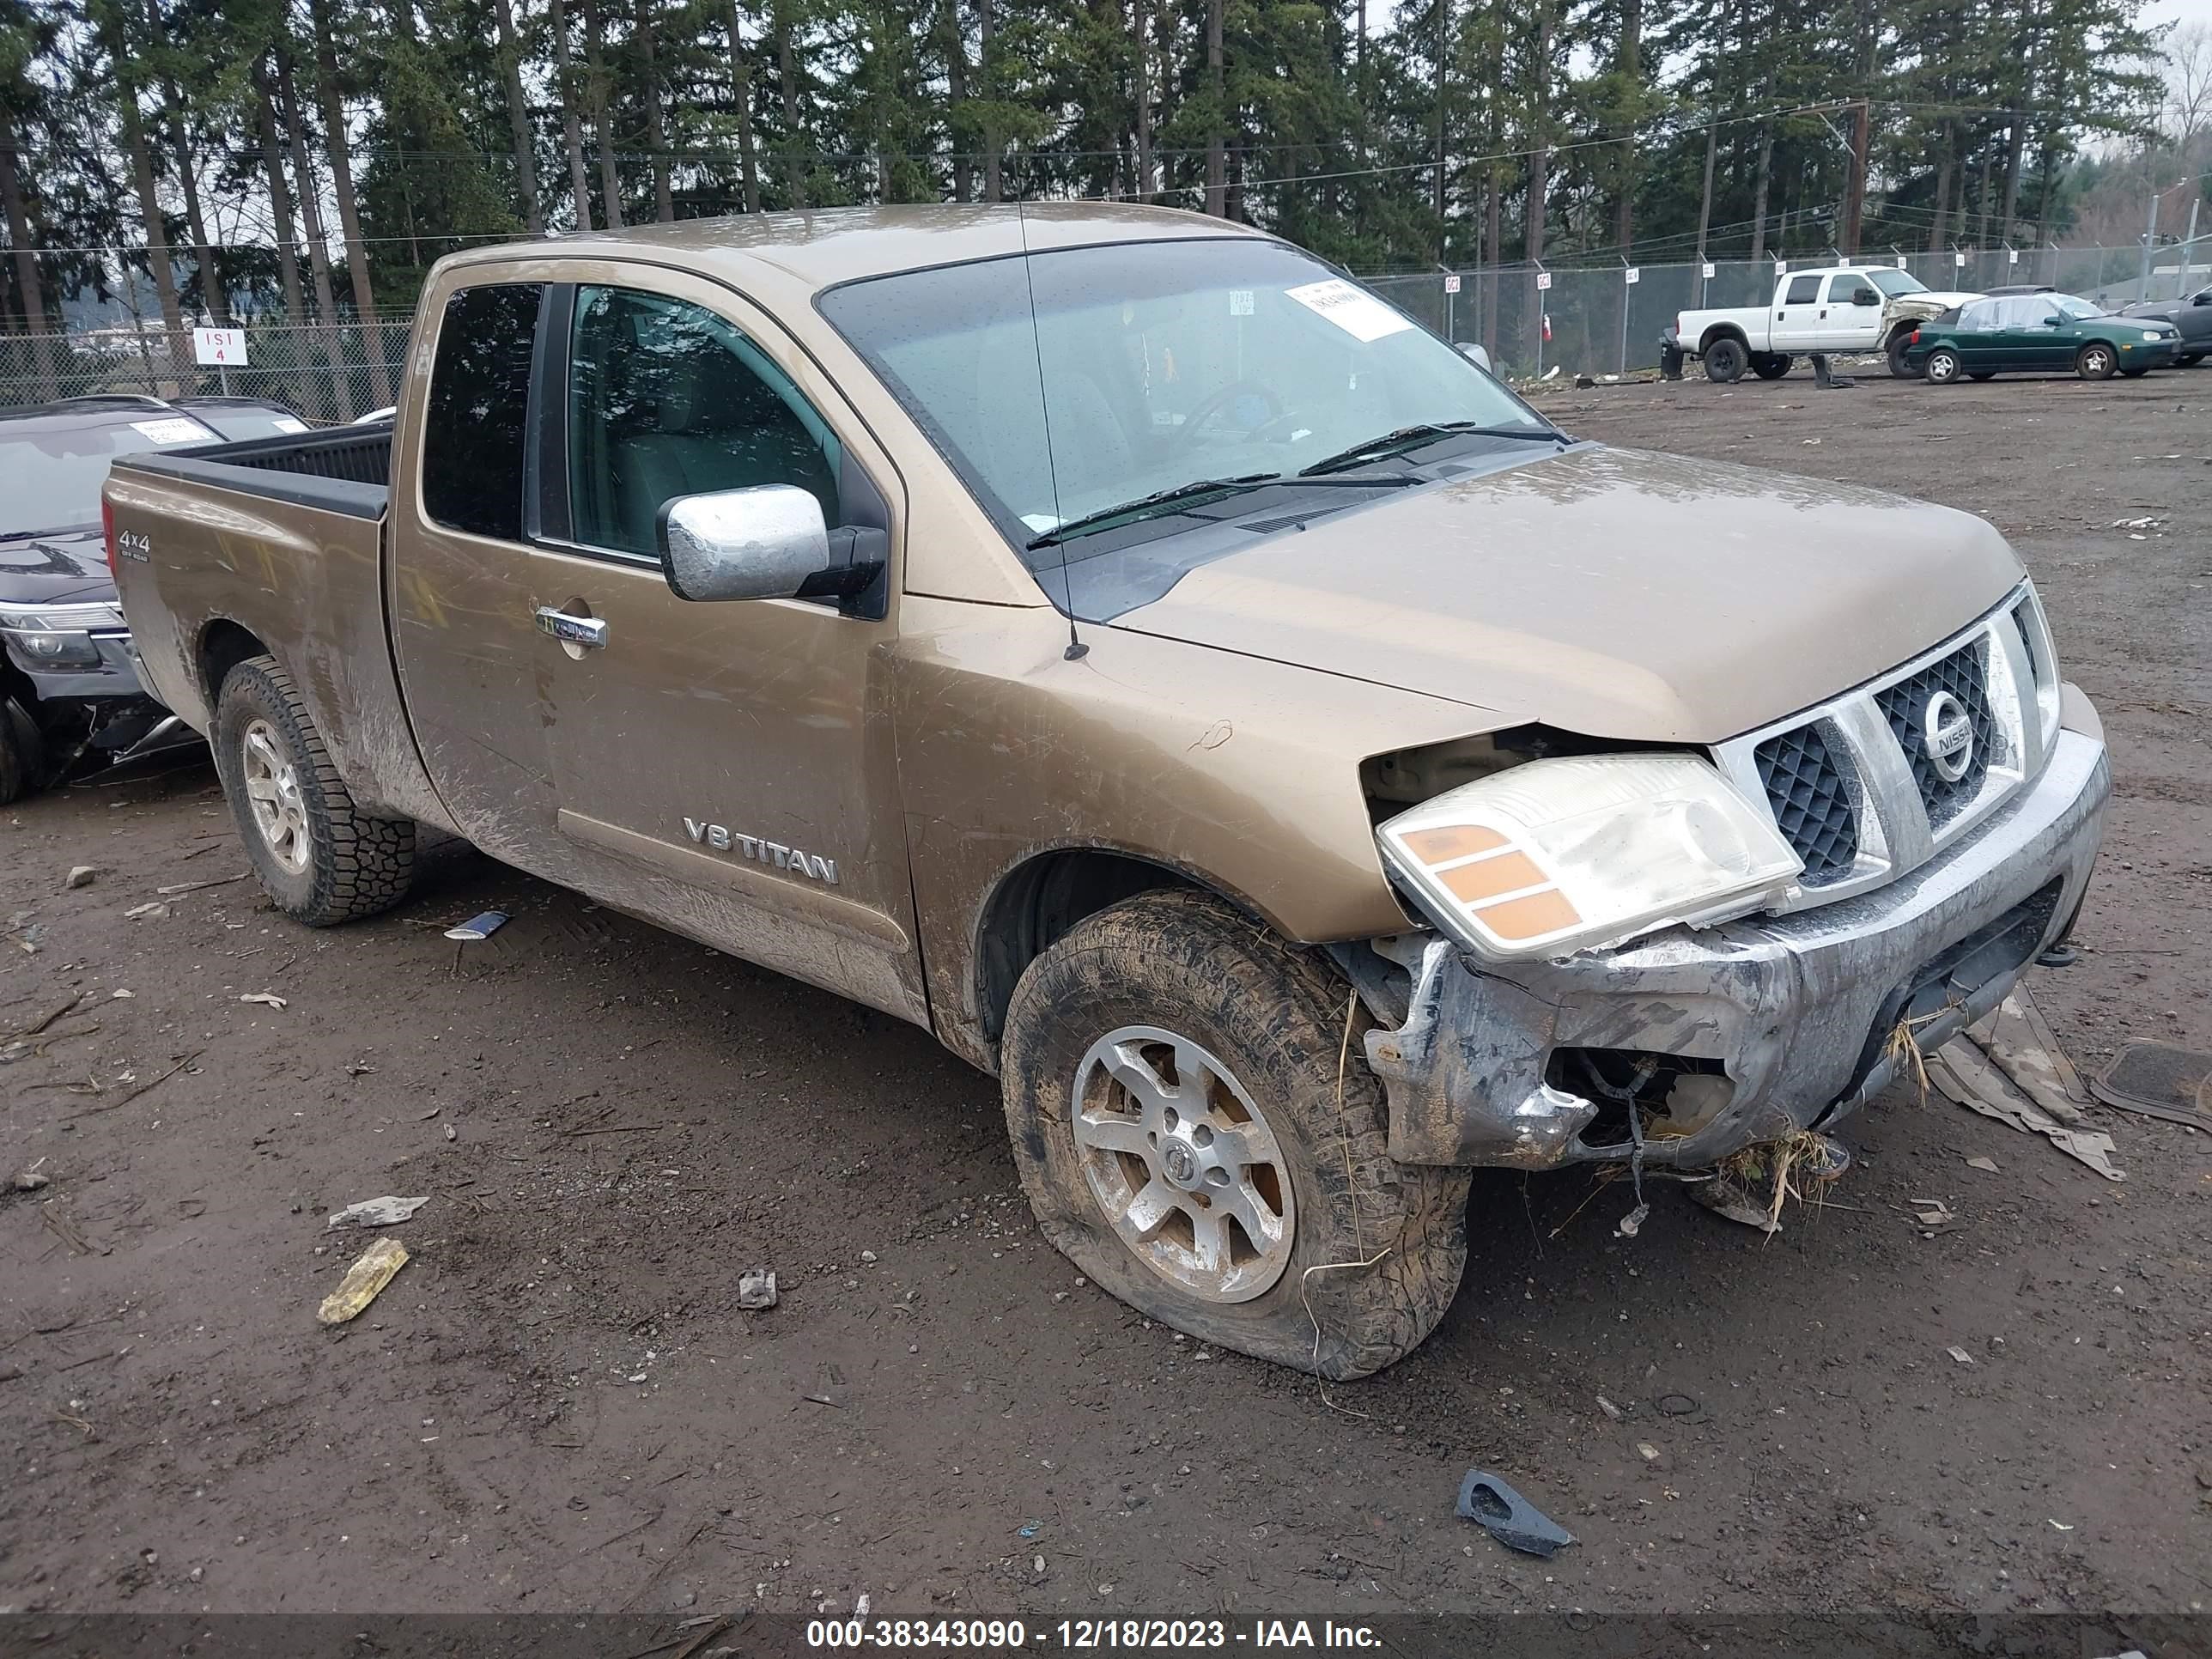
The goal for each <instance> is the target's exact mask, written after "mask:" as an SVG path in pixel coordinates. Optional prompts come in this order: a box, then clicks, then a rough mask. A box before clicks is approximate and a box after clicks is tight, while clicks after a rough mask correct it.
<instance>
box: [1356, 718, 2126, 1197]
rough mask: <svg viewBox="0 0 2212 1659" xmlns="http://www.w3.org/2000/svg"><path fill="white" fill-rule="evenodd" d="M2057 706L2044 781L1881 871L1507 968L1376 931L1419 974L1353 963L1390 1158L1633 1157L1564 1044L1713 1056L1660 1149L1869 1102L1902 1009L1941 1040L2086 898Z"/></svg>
mask: <svg viewBox="0 0 2212 1659" xmlns="http://www.w3.org/2000/svg"><path fill="white" fill-rule="evenodd" d="M2066 704H2067V712H2066V720H2065V725H2064V726H2063V728H2062V730H2061V732H2060V733H2059V736H2058V739H2057V743H2056V744H2055V745H2054V746H2053V750H2052V752H2051V757H2050V759H2049V762H2048V763H2047V764H2046V765H2045V768H2044V769H2043V771H2042V773H2041V774H2040V775H2039V776H2038V777H2037V778H2036V779H2035V780H2034V781H2033V783H2031V784H2029V785H2027V787H2024V788H2023V789H2021V791H2020V793H2018V794H2016V795H2015V797H2014V798H2013V799H2012V800H2011V801H2010V802H2008V804H2007V805H2006V806H2005V807H2004V808H2003V809H2002V810H2001V811H1998V812H1996V813H1995V814H1993V815H1992V816H1991V817H1990V818H1988V819H1987V820H1985V821H1984V823H1982V824H1980V825H1978V826H1977V828H1976V829H1975V830H1974V831H1973V833H1972V834H1971V835H1969V836H1966V837H1965V838H1963V839H1962V840H1960V842H1956V843H1955V844H1954V845H1953V846H1952V847H1950V848H1947V849H1946V850H1945V852H1944V853H1943V854H1941V855H1939V856H1938V857H1936V858H1935V859H1933V860H1930V861H1929V862H1928V863H1926V864H1923V865H1922V866H1919V867H1917V869H1914V870H1912V871H1911V872H1909V873H1908V874H1906V875H1905V876H1902V877H1900V878H1898V879H1897V880H1895V881H1893V882H1891V883H1890V884H1887V885H1886V886H1883V887H1881V888H1878V889H1875V890H1870V891H1868V892H1864V893H1862V894H1859V895H1857V896H1853V897H1850V898H1847V899H1843V900H1839V901H1838V902H1835V903H1833V904H1829V905H1825V906H1822V907H1820V908H1815V909H1810V910H1804V911H1800V912H1797V913H1796V914H1794V915H1784V916H1767V917H1747V918H1746V919H1744V920H1742V921H1735V922H1730V923H1728V924H1725V925H1723V926H1721V927H1712V928H1708V929H1705V930H1703V931H1693V930H1692V929H1690V928H1686V927H1678V928H1674V929H1671V930H1669V931H1668V932H1666V933H1656V934H1653V935H1650V936H1649V937H1646V938H1644V939H1637V940H1634V941H1632V942H1631V943H1630V944H1627V945H1621V946H1620V947H1618V948H1616V949H1613V950H1610V951H1592V952H1588V953H1585V954H1583V955H1580V956H1576V957H1567V958H1565V959H1562V960H1559V961H1553V962H1540V963H1525V964H1524V963H1516V964H1513V965H1511V966H1510V967H1500V966H1498V965H1497V964H1493V963H1483V962H1480V961H1479V960H1478V959H1475V958H1474V957H1470V956H1468V954H1467V953H1465V952H1464V951H1462V950H1461V949H1460V948H1459V947H1458V946H1456V945H1453V944H1451V943H1450V942H1449V941H1448V940H1446V939H1443V938H1441V937H1439V936H1438V935H1436V934H1433V933H1417V934H1410V935H1407V936H1406V937H1405V938H1404V939H1397V940H1389V941H1380V942H1378V943H1377V946H1376V949H1377V950H1378V951H1380V952H1381V953H1382V954H1383V955H1384V956H1386V957H1389V958H1390V959H1391V960H1394V961H1395V962H1397V963H1400V964H1401V966H1403V967H1404V968H1406V969H1407V971H1408V972H1409V973H1410V975H1411V977H1412V984H1411V987H1410V991H1407V989H1405V988H1403V987H1400V988H1398V989H1397V990H1396V993H1395V995H1390V994H1387V993H1385V992H1384V991H1383V978H1382V976H1381V975H1377V974H1375V973H1370V972H1364V971H1355V979H1356V981H1358V982H1359V983H1360V985H1361V987H1362V990H1363V992H1364V994H1365V995H1366V997H1367V1000H1368V1002H1369V1004H1370V1008H1373V1009H1374V1010H1375V1011H1376V1012H1377V1014H1378V1016H1379V1017H1383V1018H1397V1016H1398V1014H1399V1013H1400V1012H1401V1011H1402V1013H1403V1018H1402V1019H1401V1021H1400V1023H1399V1024H1398V1025H1397V1027H1396V1029H1395V1030H1390V1029H1378V1030H1370V1032H1369V1033H1368V1034H1367V1037H1366V1047H1367V1054H1368V1060H1369V1063H1370V1065H1371V1066H1373V1068H1374V1070H1375V1072H1376V1074H1377V1075H1378V1076H1379V1077H1381V1078H1382V1079H1383V1083H1384V1085H1385V1087H1386V1089H1387V1091H1388V1093H1389V1110H1390V1129H1389V1150H1390V1155H1391V1156H1392V1157H1393V1158H1396V1159H1398V1160H1399V1161H1401V1162H1402V1163H1408V1164H1502V1165H1506V1166H1509V1167H1513V1168H1519V1169H1550V1168H1554V1167H1557V1166H1559V1165H1562V1164H1573V1163H1583V1162H1594V1161H1604V1160H1611V1159H1622V1158H1627V1157H1628V1156H1629V1155H1630V1153H1631V1151H1632V1147H1631V1146H1630V1145H1629V1144H1628V1143H1627V1142H1626V1141H1623V1142H1620V1143H1619V1144H1601V1145H1592V1144H1589V1143H1587V1142H1586V1141H1585V1140H1584V1139H1583V1138H1582V1137H1583V1131H1584V1130H1585V1129H1586V1128H1587V1127H1589V1125H1590V1124H1591V1122H1592V1121H1593V1120H1595V1119H1596V1118H1597V1117H1598V1115H1599V1110H1600V1108H1599V1103H1597V1102H1596V1101H1594V1100H1591V1099H1589V1098H1586V1097H1583V1096H1580V1095H1577V1094H1572V1093H1569V1092H1567V1091H1564V1090H1562V1089H1559V1088H1555V1087H1553V1086H1552V1085H1550V1084H1547V1082H1546V1080H1545V1079H1546V1073H1547V1067H1548V1066H1549V1064H1550V1060H1551V1057H1552V1053H1553V1049H1555V1048H1562V1047H1582V1048H1607V1049H1626V1050H1637V1051H1644V1052H1648V1053H1656V1054H1667V1055H1677V1056H1684V1057H1689V1058H1693V1059H1697V1060H1717V1061H1719V1062H1721V1063H1722V1066H1723V1068H1724V1070H1725V1072H1726V1075H1727V1076H1728V1078H1729V1079H1730V1080H1731V1082H1732V1083H1733V1085H1734V1090H1733V1093H1732V1094H1731V1096H1730V1097H1729V1100H1728V1103H1727V1104H1726V1105H1725V1106H1723V1107H1722V1108H1721V1109H1720V1110H1719V1111H1718V1112H1717V1113H1716V1114H1714V1115H1712V1116H1711V1117H1710V1118H1709V1119H1707V1120H1706V1121H1704V1122H1702V1123H1701V1124H1699V1126H1698V1127H1696V1128H1695V1129H1694V1131H1693V1132H1692V1133H1688V1134H1676V1135H1673V1136H1669V1137H1658V1136H1654V1137H1651V1138H1649V1139H1646V1140H1645V1142H1644V1149H1645V1150H1644V1157H1645V1159H1646V1161H1647V1162H1649V1163H1652V1164H1668V1165H1673V1166H1677V1167H1684V1168H1699V1167H1702V1166H1704V1165H1706V1164H1711V1163H1713V1162H1714V1161H1716V1160H1717V1159H1719V1158H1724V1157H1726V1156H1727V1155H1728V1154H1729V1153H1730V1152H1735V1151H1736V1150H1738V1149H1739V1148H1741V1147H1743V1146H1750V1145H1753V1144H1754V1143H1756V1142H1759V1141H1765V1140H1772V1139H1778V1138H1780V1137H1782V1136H1784V1135H1787V1134H1789V1133H1792V1132H1793V1131H1795V1130H1797V1129H1800V1128H1808V1127H1816V1126H1820V1125H1825V1124H1827V1123H1830V1122H1832V1121H1834V1120H1836V1119H1837V1118H1839V1117H1841V1116H1842V1115H1844V1114H1845V1113H1846V1112H1849V1111H1850V1110H1852V1109H1856V1108H1857V1107H1858V1106H1859V1105H1861V1104H1863V1103H1865V1102H1866V1101H1867V1100H1869V1099H1870V1098H1871V1097H1873V1096H1875V1094H1877V1093H1879V1092H1880V1091H1881V1090H1882V1089H1883V1088H1885V1087H1887V1085H1888V1084H1889V1083H1890V1081H1891V1080H1892V1078H1893V1074H1894V1061H1893V1059H1892V1058H1891V1057H1890V1054H1889V1052H1888V1050H1887V1046H1886V1044H1885V1043H1884V1042H1883V1039H1885V1038H1886V1037H1887V1036H1888V1034H1889V1032H1890V1031H1891V1030H1893V1029H1894V1027H1895V1026H1896V1025H1897V1024H1898V1023H1899V1021H1900V1020H1908V1019H1909V1020H1910V1021H1911V1024H1912V1028H1913V1035H1914V1037H1915V1039H1916V1041H1917V1042H1918V1044H1919V1045H1920V1047H1921V1048H1923V1049H1933V1048H1937V1047H1940V1046H1941V1045H1942V1044H1943V1043H1944V1042H1948V1041H1949V1040H1950V1039H1951V1037H1952V1036H1954V1035H1955V1034H1956V1033H1957V1032H1958V1031H1960V1030H1963V1029H1964V1028H1965V1027H1966V1026H1967V1025H1969V1024H1972V1023H1973V1022H1974V1021H1975V1020H1977V1019H1978V1018H1981V1017H1982V1016H1983V1015H1984V1013H1986V1012H1989V1011H1990V1009H1992V1008H1994V1007H1995V1006H1996V1005H1997V1004H1998V1003H1999V1002H2000V1001H2002V1000H2003V998H2004V995H2005V994H2006V992H2008V990H2009V989H2010V988H2011V987H2012V985H2013V982H2014V981H2015V980H2016V979H2017V978H2018V977H2019V975H2020V973H2021V969H2024V968H2025V967H2026V966H2027V963H2028V962H2030V961H2031V960H2033V957H2034V956H2035V955H2036V953H2037V952H2038V951H2040V950H2042V949H2043V948H2044V947H2045V945H2047V944H2049V943H2050V942H2051V941H2052V940H2053V939H2057V937H2059V936H2060V935H2062V934H2063V933H2064V932H2065V930H2066V928H2067V927H2069V925H2070V923H2071V922H2072V920H2073V918H2074V915H2075V912H2076V911H2077V910H2078V909H2079V908H2080V906H2081V896H2082V894H2083V892H2084V890H2086V889H2087V885H2088V881H2089V874H2090V869H2091V866H2093V864H2094V863H2095V861H2096V856H2097V848H2098V845H2099V843H2100V840H2101V839H2102V836H2103V823H2104V812H2105V806H2106V801H2107V799H2109V797H2110V795H2111V793H2112V774H2111V771H2110V769H2109V766H2108V764H2107V763H2106V755H2105V745H2104V743H2103V740H2102V735H2101V732H2099V731H2098V729H2097V722H2096V717H2095V714H2093V712H2092V711H2091V710H2090V709H2089V708H2088V707H2087V703H2086V702H2085V701H2083V700H2082V699H2081V696H2080V694H2079V693H2078V692H2075V693H2072V694H2071V695H2069V696H2068V698H2067V699H2066ZM1392 1005H1395V1006H1392Z"/></svg>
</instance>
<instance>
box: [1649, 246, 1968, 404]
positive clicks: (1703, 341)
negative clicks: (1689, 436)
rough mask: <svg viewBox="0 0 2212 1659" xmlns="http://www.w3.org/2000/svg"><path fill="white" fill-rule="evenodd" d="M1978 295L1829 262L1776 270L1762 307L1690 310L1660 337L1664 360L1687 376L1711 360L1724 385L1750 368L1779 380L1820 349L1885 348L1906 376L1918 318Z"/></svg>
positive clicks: (1667, 368)
mask: <svg viewBox="0 0 2212 1659" xmlns="http://www.w3.org/2000/svg"><path fill="white" fill-rule="evenodd" d="M1981 297H1982V296H1981V295H1978V294H1939V293H1936V292H1935V291H1934V290H1932V289H1929V287H1928V286H1927V285H1926V284H1924V283H1922V282H1921V281H1920V280H1919V279H1918V278H1917V277H1916V276H1912V275H1911V274H1910V273H1909V272H1906V271H1902V270H1896V269H1894V268H1893V267H1892V266H1889V265H1824V266H1821V267H1820V269H1818V270H1792V271H1789V272H1786V273H1784V275H1782V276H1778V277H1777V278H1776V279H1775V283H1774V297H1773V299H1772V300H1771V301H1768V302H1767V303H1766V304H1765V305H1764V306H1738V307H1732V308H1729V309H1725V310H1718V311H1685V312H1682V313H1679V314H1678V315H1677V316H1676V317H1675V319H1674V327H1673V328H1672V329H1670V330H1668V331H1666V332H1665V333H1664V334H1662V336H1661V337H1660V343H1659V350H1660V364H1661V367H1662V370H1663V371H1664V372H1665V374H1666V375H1667V377H1668V379H1669V380H1679V379H1680V378H1681V373H1682V362H1683V359H1685V358H1686V357H1699V358H1703V359H1704V360H1705V378H1706V379H1707V380H1715V381H1718V382H1719V383H1720V384H1722V385H1723V386H1725V385H1727V384H1728V383H1729V381H1731V380H1740V379H1741V378H1742V375H1743V372H1744V371H1745V370H1746V369H1749V370H1750V371H1751V372H1752V373H1753V374H1756V375H1758V376H1759V379H1761V380H1779V379H1780V378H1781V377H1782V376H1783V375H1784V374H1788V373H1789V372H1790V364H1791V363H1792V362H1795V361H1796V359H1797V358H1798V357H1801V356H1809V355H1810V354H1811V353H1814V352H1816V351H1817V352H1824V353H1826V352H1851V351H1879V352H1881V353H1883V354H1884V355H1885V356H1887V358H1888V359H1889V372H1890V373H1891V374H1894V375H1896V376H1897V377H1898V378H1899V380H1903V379H1905V378H1906V377H1907V371H1906V370H1905V364H1904V361H1903V353H1904V349H1905V341H1906V340H1907V339H1908V338H1909V337H1911V333H1912V331H1913V329H1914V328H1915V327H1917V325H1920V324H1922V323H1924V322H1927V321H1929V320H1930V319H1933V318H1936V317H1940V316H1942V314H1943V313H1945V312H1947V311H1948V310H1950V309H1951V308H1952V307H1954V306H1960V305H1964V304H1965V303H1966V301H1969V300H1978V299H1979V298H1981Z"/></svg>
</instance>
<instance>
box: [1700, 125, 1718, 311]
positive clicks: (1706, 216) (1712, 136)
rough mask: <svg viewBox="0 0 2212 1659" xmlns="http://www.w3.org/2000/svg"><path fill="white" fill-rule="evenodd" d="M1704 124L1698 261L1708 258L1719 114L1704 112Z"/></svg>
mask: <svg viewBox="0 0 2212 1659" xmlns="http://www.w3.org/2000/svg"><path fill="white" fill-rule="evenodd" d="M1705 123H1706V125H1705V189H1704V191H1702V192H1701V193H1700V194H1699V197H1698V258H1699V259H1700V260H1702V259H1705V258H1707V257H1708V256H1707V254H1706V252H1705V233H1706V232H1707V231H1708V230H1710V229H1711V228H1712V222H1713V153H1714V151H1716V150H1717V149H1719V147H1720V138H1721V120H1720V115H1719V112H1717V111H1716V110H1712V109H1708V110H1706V112H1705ZM1699 292H1701V293H1702V292H1703V290H1702V289H1700V290H1699Z"/></svg>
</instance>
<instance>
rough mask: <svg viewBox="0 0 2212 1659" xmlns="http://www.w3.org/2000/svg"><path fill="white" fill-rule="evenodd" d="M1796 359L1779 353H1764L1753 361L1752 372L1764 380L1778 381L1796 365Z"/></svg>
mask: <svg viewBox="0 0 2212 1659" xmlns="http://www.w3.org/2000/svg"><path fill="white" fill-rule="evenodd" d="M1796 362H1797V360H1796V358H1795V357H1792V356H1787V355H1786V354H1784V353H1783V352H1779V351H1762V352H1760V353H1759V354H1758V355H1757V356H1754V357H1753V358H1752V360H1751V372H1752V373H1753V374H1756V375H1758V376H1759V379H1760V380H1780V379H1781V378H1782V377H1783V376H1784V375H1785V374H1788V373H1789V372H1790V368H1792V367H1793V366H1794V365H1795V364H1796Z"/></svg>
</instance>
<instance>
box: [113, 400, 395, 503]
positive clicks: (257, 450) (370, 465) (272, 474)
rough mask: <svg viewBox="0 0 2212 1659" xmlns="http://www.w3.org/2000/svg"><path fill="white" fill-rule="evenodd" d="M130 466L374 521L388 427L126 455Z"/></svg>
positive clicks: (388, 466)
mask: <svg viewBox="0 0 2212 1659" xmlns="http://www.w3.org/2000/svg"><path fill="white" fill-rule="evenodd" d="M130 465H131V471H137V472H151V473H155V474H157V475H160V476H164V477H172V478H183V479H191V480H196V481H197V482H200V483H210V484H215V485H217V486H219V487H221V488H222V489H228V490H233V491H235V492H237V493H239V494H241V495H260V496H264V497H266V498H268V499H269V500H271V501H289V502H291V503H292V504H293V505H295V506H298V507H319V508H321V509H322V510H324V511H325V512H330V513H343V514H345V516H346V517H348V518H349V519H379V518H381V517H382V516H383V515H384V508H385V503H386V501H387V500H388V499H389V497H390V495H391V485H392V428H391V426H390V425H389V424H388V423H386V424H384V425H380V426H371V427H351V426H342V427H334V428H325V429H324V430H322V431H319V432H308V433H294V434H288V435H284V436H281V437H276V438H248V439H246V440H245V441H243V442H240V443H230V444H201V445H198V446H197V447H193V448H191V449H179V450H173V451H170V452H167V453H145V454H137V455H133V456H131V458H130Z"/></svg>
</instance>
